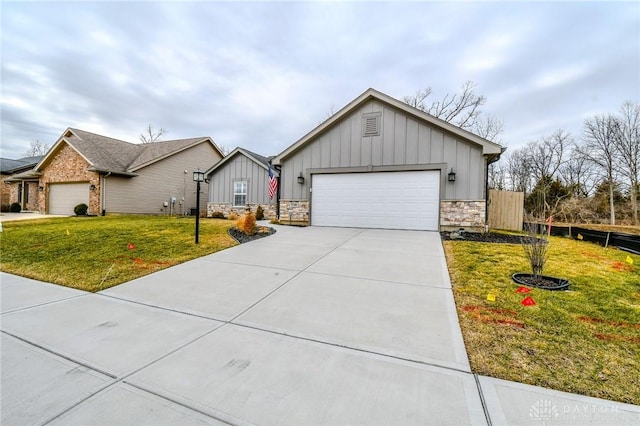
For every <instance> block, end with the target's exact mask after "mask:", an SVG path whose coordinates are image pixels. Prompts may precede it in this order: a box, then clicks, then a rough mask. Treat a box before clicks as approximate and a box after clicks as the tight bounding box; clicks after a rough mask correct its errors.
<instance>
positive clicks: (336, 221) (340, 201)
mask: <svg viewBox="0 0 640 426" xmlns="http://www.w3.org/2000/svg"><path fill="white" fill-rule="evenodd" d="M439 205H440V170H429V171H410V172H407V171H399V172H378V173H335V174H317V175H313V179H312V197H311V225H314V226H341V227H355V228H383V229H415V230H427V231H437V230H438V212H439Z"/></svg>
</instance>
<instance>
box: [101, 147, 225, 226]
mask: <svg viewBox="0 0 640 426" xmlns="http://www.w3.org/2000/svg"><path fill="white" fill-rule="evenodd" d="M218 161H220V155H219V154H218V152H217V151H216V150H215V148H214V147H213V146H212V145H211V143H209V142H208V141H205V142H201V143H199V144H198V145H195V146H192V147H190V148H187V149H185V150H184V151H182V152H179V153H177V154H174V155H172V156H170V157H167V158H165V159H163V160H160V161H158V162H156V163H153V164H150V165H148V166H146V167H143V168H141V169H139V170H136V171H135V173H136V174H138V176H135V177H121V176H108V177H103V191H104V203H103V206H102V208H103V209H105V210H106V212H107V213H149V214H161V213H168V212H169V209H168V208H166V209H165V208H164V206H163V203H164V202H165V201H167V202H169V201H170V200H171V197H175V198H176V203H175V205H174V207H173V212H174V213H175V214H179V213H181V212H182V210H181V206H180V200H181V199H182V197H184V208H185V211H186V212H189V211H190V209H191V208H195V206H196V183H195V182H194V181H193V172H194V171H195V170H197V169H198V168H199V169H200V170H202V171H204V170H207V168H209V167H211V166H212V165H213V164H215V163H217V162H218ZM185 170H186V171H187V173H185ZM207 195H208V190H207V184H206V183H204V182H203V183H202V184H201V185H200V206H201V207H202V206H206V205H207V201H208V200H207V198H208V196H207Z"/></svg>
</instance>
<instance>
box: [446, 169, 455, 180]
mask: <svg viewBox="0 0 640 426" xmlns="http://www.w3.org/2000/svg"><path fill="white" fill-rule="evenodd" d="M447 180H448V181H449V182H455V181H456V174H455V172H454V171H453V167H452V168H451V171H450V172H449V174H448V175H447Z"/></svg>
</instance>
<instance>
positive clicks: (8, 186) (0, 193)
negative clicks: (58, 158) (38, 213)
mask: <svg viewBox="0 0 640 426" xmlns="http://www.w3.org/2000/svg"><path fill="white" fill-rule="evenodd" d="M41 159H42V156H41V155H39V156H35V157H24V158H19V159H17V160H11V159H8V158H0V176H2V183H1V184H0V185H1V188H0V206H1V207H2V211H7V210H8V209H9V206H10V205H11V204H12V203H20V205H21V207H22V209H23V210H38V178H37V177H35V178H32V179H25V180H21V181H17V182H11V181H9V179H10V178H12V177H13V176H14V175H17V174H19V173H23V172H26V171H29V170H31V169H33V168H34V167H35V166H36V165H37V164H38V163H39V162H40V160H41Z"/></svg>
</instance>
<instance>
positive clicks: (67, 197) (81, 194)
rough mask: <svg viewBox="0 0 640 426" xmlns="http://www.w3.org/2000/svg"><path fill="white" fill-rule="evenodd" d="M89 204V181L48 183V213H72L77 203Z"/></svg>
mask: <svg viewBox="0 0 640 426" xmlns="http://www.w3.org/2000/svg"><path fill="white" fill-rule="evenodd" d="M82 203H84V204H86V205H89V183H88V182H81V183H52V184H50V185H49V214H59V215H72V214H74V212H73V209H74V207H75V206H77V205H78V204H82Z"/></svg>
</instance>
